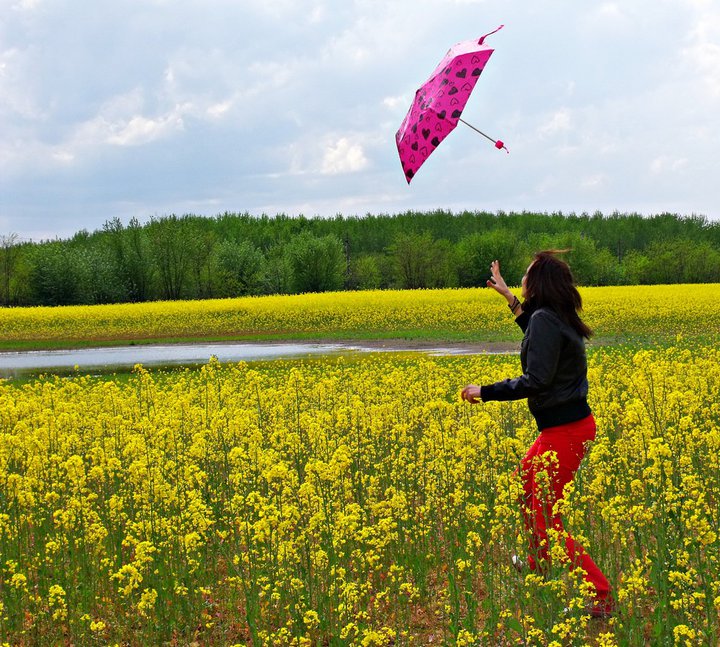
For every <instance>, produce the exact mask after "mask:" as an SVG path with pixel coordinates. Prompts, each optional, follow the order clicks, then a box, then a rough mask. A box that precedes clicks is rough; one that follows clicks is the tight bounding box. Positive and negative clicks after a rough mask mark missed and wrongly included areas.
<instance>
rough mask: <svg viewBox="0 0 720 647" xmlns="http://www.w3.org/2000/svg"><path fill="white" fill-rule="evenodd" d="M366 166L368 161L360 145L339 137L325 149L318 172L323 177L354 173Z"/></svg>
mask: <svg viewBox="0 0 720 647" xmlns="http://www.w3.org/2000/svg"><path fill="white" fill-rule="evenodd" d="M367 166H368V159H367V157H366V156H365V152H364V150H363V147H362V145H361V144H360V143H358V142H353V141H351V140H350V139H349V138H347V137H341V138H340V139H338V140H337V141H335V142H332V143H329V144H328V145H327V146H326V147H325V153H324V155H323V160H322V165H321V168H320V172H321V173H322V174H323V175H337V174H338V173H356V172H358V171H362V170H363V169H365V168H367Z"/></svg>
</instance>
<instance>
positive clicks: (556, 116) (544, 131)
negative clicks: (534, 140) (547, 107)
mask: <svg viewBox="0 0 720 647" xmlns="http://www.w3.org/2000/svg"><path fill="white" fill-rule="evenodd" d="M571 128H572V114H571V112H570V110H569V109H567V108H560V109H559V110H556V111H555V112H554V113H553V114H552V115H551V116H550V117H549V118H546V119H545V120H544V122H543V123H542V124H541V125H540V126H539V128H538V135H540V137H543V138H544V137H553V136H555V135H557V134H558V133H561V132H567V131H569V130H570V129H571Z"/></svg>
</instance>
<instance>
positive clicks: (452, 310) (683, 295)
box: [0, 284, 720, 348]
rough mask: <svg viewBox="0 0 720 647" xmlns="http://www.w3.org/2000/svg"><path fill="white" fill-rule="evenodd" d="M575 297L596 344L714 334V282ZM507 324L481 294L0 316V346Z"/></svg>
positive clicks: (443, 332) (507, 330)
mask: <svg viewBox="0 0 720 647" xmlns="http://www.w3.org/2000/svg"><path fill="white" fill-rule="evenodd" d="M581 294H582V296H583V299H584V303H585V317H586V319H587V321H588V323H589V324H590V326H591V327H593V328H594V329H595V330H596V332H597V334H598V336H599V337H601V338H606V339H607V338H609V339H614V338H623V339H633V338H637V337H639V338H642V339H647V338H648V335H652V336H657V335H658V334H661V333H662V334H667V335H669V336H670V338H673V337H674V336H675V335H676V334H683V335H688V336H695V335H707V334H717V333H718V328H719V327H720V326H718V323H717V322H718V321H720V284H713V285H672V286H657V285H655V286H632V287H604V288H583V289H581ZM507 319H508V311H507V308H506V306H505V304H504V302H503V300H502V299H499V298H498V296H497V294H495V292H493V291H492V290H489V289H487V288H484V289H458V290H417V291H375V292H372V291H371V292H336V293H322V294H305V295H293V296H268V297H245V298H238V299H224V300H208V301H175V302H155V303H140V304H121V305H104V306H66V307H58V308H0V330H1V331H2V335H1V336H0V347H5V348H8V347H11V346H12V345H13V344H14V343H15V344H18V343H20V342H34V344H35V345H36V346H38V347H40V346H42V345H43V344H47V343H52V342H55V343H61V344H65V345H72V343H73V342H83V341H85V342H87V341H90V342H92V341H101V340H107V341H117V342H122V341H130V340H135V339H138V340H142V339H177V338H206V339H208V338H214V339H232V338H236V339H237V338H246V339H247V338H258V337H264V338H268V337H298V336H300V337H306V338H308V337H312V338H328V337H333V338H343V337H393V336H394V337H411V338H428V339H461V340H465V341H473V340H478V341H490V340H507V339H516V337H517V335H516V330H515V329H514V328H513V326H508V325H507ZM713 328H714V330H713Z"/></svg>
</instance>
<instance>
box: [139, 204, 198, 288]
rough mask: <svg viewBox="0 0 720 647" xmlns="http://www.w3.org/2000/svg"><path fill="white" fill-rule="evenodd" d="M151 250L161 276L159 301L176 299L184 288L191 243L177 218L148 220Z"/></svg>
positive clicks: (181, 222)
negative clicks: (160, 299) (161, 299)
mask: <svg viewBox="0 0 720 647" xmlns="http://www.w3.org/2000/svg"><path fill="white" fill-rule="evenodd" d="M148 235H149V238H150V249H151V250H152V256H153V260H154V262H155V266H156V267H157V271H158V275H159V277H160V288H161V290H160V293H161V296H162V298H164V299H168V300H173V299H179V298H180V297H181V296H182V295H183V293H184V291H185V288H186V285H187V280H188V270H189V266H190V258H191V254H190V246H191V244H192V241H191V240H190V239H189V238H188V236H186V231H185V227H184V226H183V221H182V220H181V219H180V218H178V217H177V216H169V217H166V218H160V219H157V220H156V219H154V218H153V219H151V221H150V224H149V226H148Z"/></svg>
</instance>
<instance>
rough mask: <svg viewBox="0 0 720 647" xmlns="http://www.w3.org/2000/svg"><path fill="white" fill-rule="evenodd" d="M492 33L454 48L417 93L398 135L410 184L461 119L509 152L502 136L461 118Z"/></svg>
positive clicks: (497, 146) (396, 135)
mask: <svg viewBox="0 0 720 647" xmlns="http://www.w3.org/2000/svg"><path fill="white" fill-rule="evenodd" d="M502 28H503V25H500V27H498V28H497V29H496V30H495V31H491V32H490V34H494V33H495V32H496V31H498V30H500V29H502ZM490 34H485V36H483V37H482V38H480V39H479V40H467V41H463V42H462V43H458V44H457V45H455V46H453V47H451V48H450V50H449V51H448V53H447V54H446V55H445V58H443V60H442V61H440V64H439V65H438V66H437V68H435V71H434V72H433V73H432V74H431V75H430V78H429V79H428V80H427V81H425V83H423V84H422V86H420V88H419V89H418V91H417V92H416V93H415V100H414V101H413V104H412V106H410V110H408V113H407V115H405V119H403V122H402V124H401V125H400V129H399V130H398V131H397V133H396V134H395V141H396V143H397V148H398V153H400V162H401V163H402V167H403V171H405V177H406V178H407V181H408V184H410V180H412V179H413V177H414V176H415V173H417V171H418V169H419V168H420V167H421V166H422V164H423V163H424V162H425V160H426V159H427V158H428V157H429V156H430V154H431V153H432V152H433V151H434V150H435V149H436V148H437V147H438V146H439V145H440V142H441V141H442V140H443V139H445V137H447V136H448V135H449V134H450V132H451V131H452V130H454V128H455V126H457V124H458V121H462V122H463V123H464V124H465V125H466V126H469V127H470V128H472V129H473V130H475V131H477V132H479V133H480V134H481V135H482V136H483V137H487V138H488V139H489V140H490V141H491V142H493V143H494V144H495V148H498V149H502V148H505V150H506V151H507V148H506V147H505V144H503V142H501V141H500V140H499V139H498V140H495V139H493V138H492V137H488V136H487V135H486V134H485V133H483V132H481V131H479V130H478V129H477V128H475V126H471V125H470V124H469V123H467V122H466V121H464V120H462V119H460V115H461V114H462V111H463V109H464V108H465V104H466V103H467V100H468V99H469V98H470V93H471V92H472V91H473V88H474V87H475V84H476V83H477V80H478V79H479V78H480V74H481V73H482V71H483V68H484V67H485V64H486V63H487V62H488V60H489V59H490V55H491V54H492V53H493V51H494V50H492V49H490V48H489V47H488V46H487V45H485V38H487V37H488V36H490ZM508 152H509V151H508Z"/></svg>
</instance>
